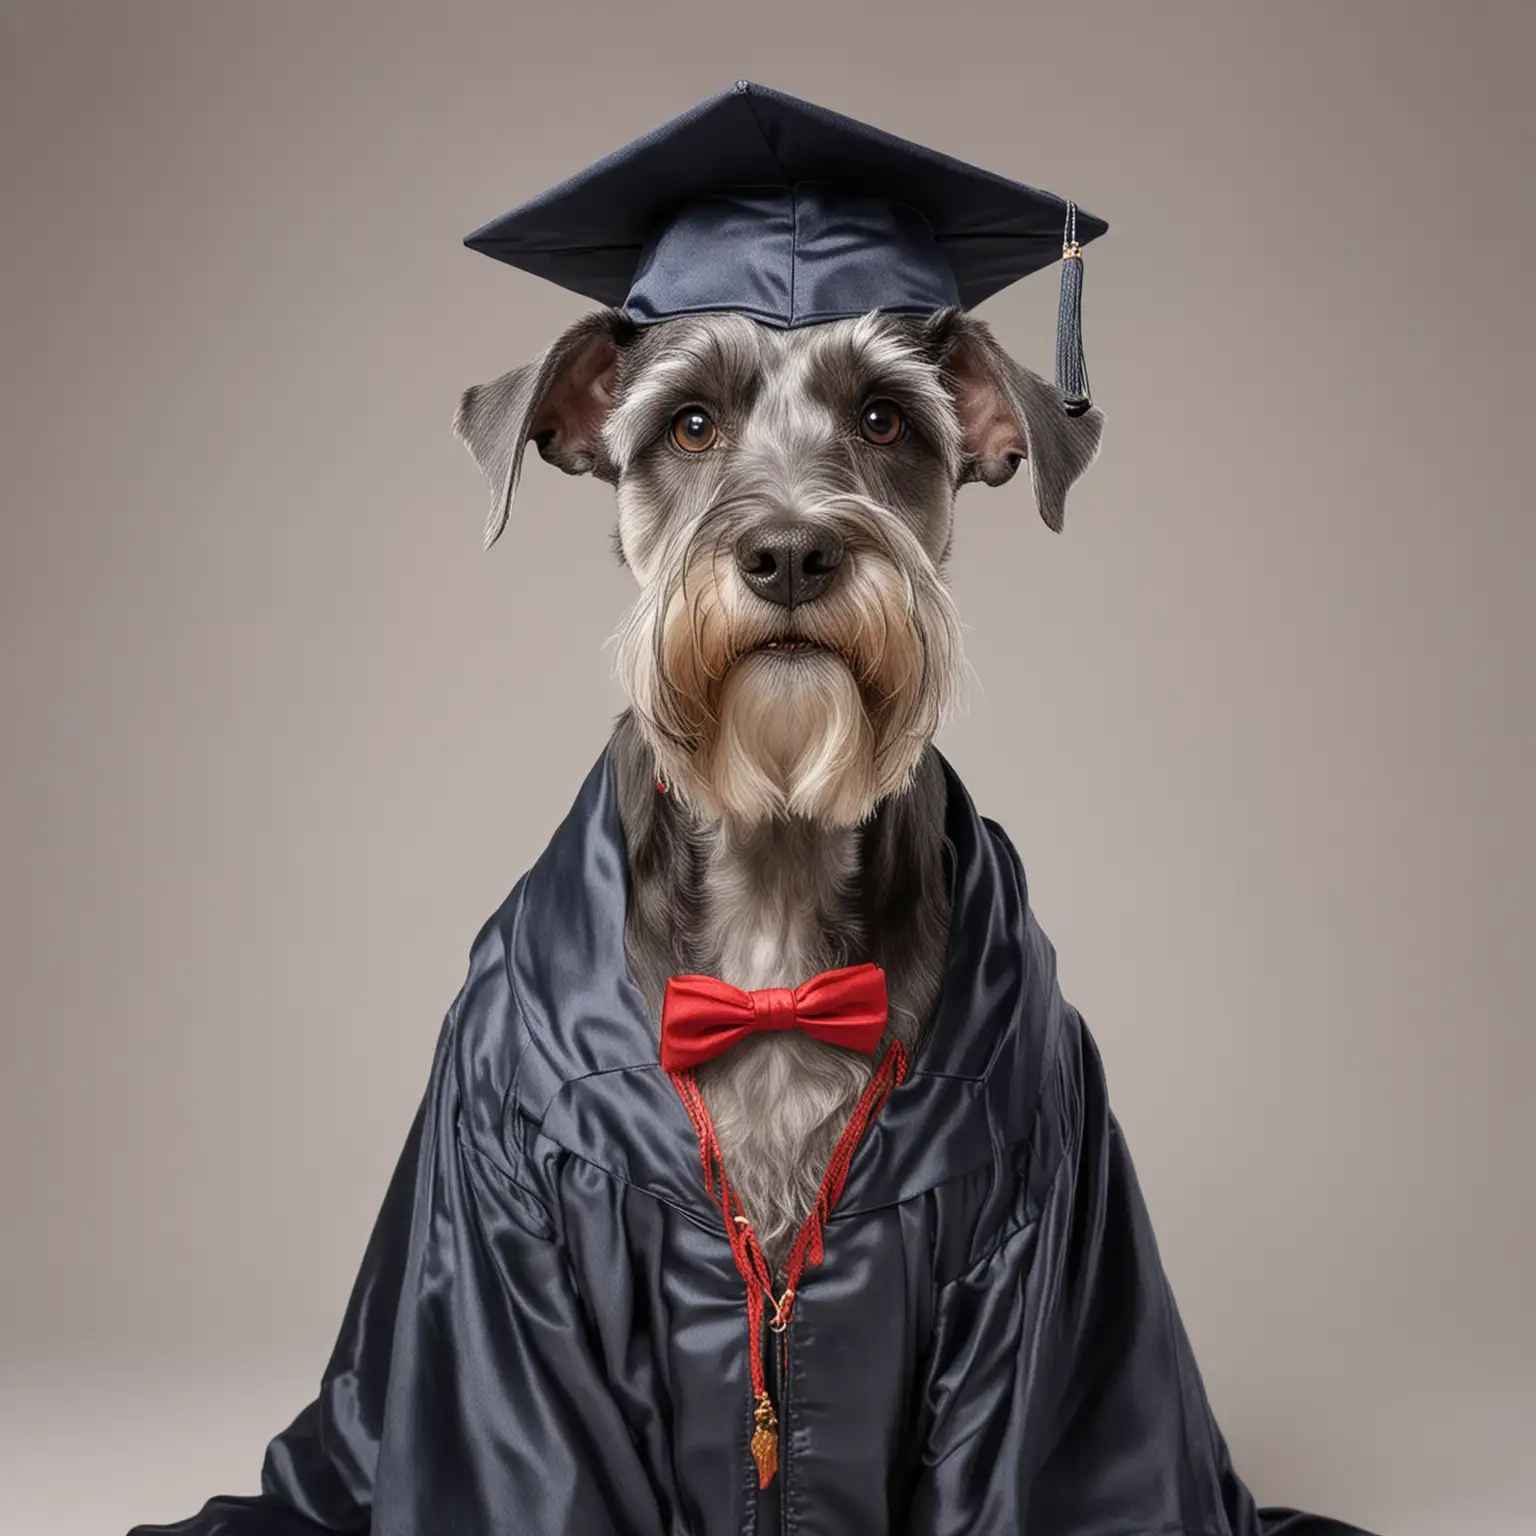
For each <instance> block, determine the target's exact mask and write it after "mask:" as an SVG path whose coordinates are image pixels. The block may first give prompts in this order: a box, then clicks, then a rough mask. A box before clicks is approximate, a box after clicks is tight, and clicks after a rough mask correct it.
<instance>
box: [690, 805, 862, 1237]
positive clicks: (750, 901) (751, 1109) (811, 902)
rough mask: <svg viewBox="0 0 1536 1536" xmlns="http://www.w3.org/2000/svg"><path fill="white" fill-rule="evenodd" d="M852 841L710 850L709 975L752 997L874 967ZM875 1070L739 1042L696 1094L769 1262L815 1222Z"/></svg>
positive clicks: (851, 1058) (771, 1043) (838, 1056)
mask: <svg viewBox="0 0 1536 1536" xmlns="http://www.w3.org/2000/svg"><path fill="white" fill-rule="evenodd" d="M857 875H858V861H857V851H856V844H855V842H854V838H853V835H852V834H851V833H850V834H848V835H847V836H839V835H838V834H836V833H833V834H827V833H821V834H820V835H818V836H815V837H811V836H807V837H804V838H802V839H800V840H794V839H792V838H790V837H789V836H787V835H784V834H782V833H781V834H780V835H779V836H778V837H776V838H774V839H772V840H769V839H759V840H756V841H755V842H753V843H750V844H747V845H745V846H740V845H738V846H724V847H718V848H716V849H715V850H713V852H712V855H711V858H710V860H709V865H708V870H707V874H706V879H705V882H704V892H705V899H704V903H703V922H702V924H701V933H700V934H699V947H700V949H701V951H702V954H701V960H702V962H703V963H702V968H703V969H705V970H706V971H707V972H708V973H709V974H711V975H715V976H719V977H720V978H721V979H722V980H724V981H728V982H730V983H731V984H732V985H733V986H737V987H742V988H744V989H747V990H755V989H758V988H762V987H794V986H798V985H799V984H800V983H801V982H803V981H806V980H807V979H809V978H810V977H811V976H814V975H816V974H817V973H818V972H820V971H824V970H829V969H832V968H834V967H836V966H840V965H847V964H850V963H854V962H856V961H859V960H864V959H868V958H869V957H868V956H867V955H864V954H862V953H857V952H856V951H858V950H860V949H861V948H862V946H863V942H864V941H863V935H862V933H861V931H860V925H859V924H858V922H857V920H856V917H855V913H854V904H853V901H852V893H853V886H854V882H855V881H856V879H857ZM873 1065H874V1063H873V1061H872V1060H871V1059H870V1058H868V1057H865V1056H860V1055H857V1054H855V1053H851V1052H848V1051H845V1050H841V1049H839V1048H838V1047H836V1046H829V1045H824V1044H822V1043H821V1042H819V1041H816V1040H811V1039H808V1038H804V1037H799V1036H795V1035H770V1036H765V1037H763V1038H760V1039H757V1040H752V1041H748V1042H744V1043H743V1044H742V1045H740V1046H737V1047H736V1048H734V1049H733V1050H731V1051H730V1052H728V1053H727V1054H726V1055H725V1056H723V1057H720V1058H719V1059H717V1060H716V1061H713V1062H711V1063H709V1065H708V1066H707V1067H706V1068H704V1069H703V1070H702V1071H701V1072H700V1074H699V1083H700V1088H701V1090H702V1092H703V1094H704V1098H705V1102H706V1104H707V1106H708V1107H709V1110H710V1115H711V1118H712V1120H713V1122H714V1125H715V1133H716V1135H717V1137H718V1138H719V1141H720V1148H721V1153H722V1156H723V1157H724V1159H725V1164H726V1168H727V1171H728V1173H729V1175H730V1178H731V1181H732V1184H733V1186H734V1187H735V1188H736V1189H737V1192H738V1194H739V1195H740V1197H741V1200H742V1203H743V1205H744V1207H745V1208H746V1210H747V1212H748V1214H749V1215H750V1217H751V1218H752V1221H753V1225H754V1226H755V1227H756V1229H757V1232H758V1236H759V1239H760V1240H761V1241H762V1244H763V1247H764V1251H765V1252H766V1253H767V1254H768V1256H769V1259H770V1262H776V1261H777V1259H778V1258H779V1256H780V1255H781V1254H782V1253H783V1251H784V1250H785V1249H786V1248H787V1247H788V1244H789V1243H790V1241H792V1239H793V1237H794V1234H795V1232H796V1231H798V1229H799V1227H800V1225H801V1223H802V1222H803V1221H804V1220H805V1218H806V1216H807V1215H808V1214H809V1212H810V1210H811V1207H812V1205H813V1204H814V1202H815V1199H816V1192H817V1188H818V1185H819V1183H820V1179H821V1176H822V1172H823V1170H824V1169H825V1167H826V1162H827V1158H828V1157H829V1156H830V1154H831V1151H832V1147H833V1145H834V1144H835V1142H836V1140H837V1137H838V1136H839V1134H840V1133H841V1131H842V1128H843V1126H844V1124H845V1123H846V1122H847V1118H848V1114H849V1113H850V1112H851V1110H852V1108H853V1106H854V1104H855V1103H856V1102H857V1101H858V1098H859V1095H860V1094H861V1093H862V1092H863V1090H864V1087H865V1085H866V1084H867V1082H868V1081H869V1077H870V1073H871V1071H872V1069H873Z"/></svg>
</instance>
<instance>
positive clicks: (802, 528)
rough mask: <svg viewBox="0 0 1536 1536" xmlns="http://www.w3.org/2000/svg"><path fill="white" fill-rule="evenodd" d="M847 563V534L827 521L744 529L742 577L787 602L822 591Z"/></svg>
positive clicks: (739, 552)
mask: <svg viewBox="0 0 1536 1536" xmlns="http://www.w3.org/2000/svg"><path fill="white" fill-rule="evenodd" d="M842 563H843V541H842V538H841V537H840V536H839V534H838V532H837V529H835V528H833V527H832V526H831V525H830V524H827V523H815V522H807V521H805V520H804V519H798V520H796V521H795V522H785V523H768V524H765V525H763V526H761V527H758V528H753V529H751V530H750V531H749V532H747V533H745V534H743V535H742V537H741V538H740V539H739V540H738V541H737V544H736V566H737V569H738V570H739V571H740V572H741V579H742V580H743V581H744V582H746V584H747V585H748V586H749V587H750V588H751V589H752V590H753V591H754V592H755V593H757V595H758V596H759V597H763V598H767V600H768V601H769V602H770V603H777V604H779V606H780V607H781V608H794V607H796V606H797V605H798V604H800V603H808V602H810V601H811V600H812V599H813V598H817V597H820V596H821V594H822V593H823V592H825V591H826V590H827V588H828V587H830V586H831V585H832V582H833V580H834V579H835V578H836V576H837V570H838V567H839V566H840V565H841V564H842Z"/></svg>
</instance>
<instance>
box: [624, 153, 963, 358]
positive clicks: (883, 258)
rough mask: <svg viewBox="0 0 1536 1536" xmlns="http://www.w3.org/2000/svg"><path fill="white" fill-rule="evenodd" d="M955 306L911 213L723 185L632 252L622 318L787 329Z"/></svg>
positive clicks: (813, 188)
mask: <svg viewBox="0 0 1536 1536" xmlns="http://www.w3.org/2000/svg"><path fill="white" fill-rule="evenodd" d="M959 302H960V289H959V286H958V285H957V283H956V281H955V272H954V268H953V267H951V266H950V264H949V258H948V257H947V256H945V254H944V252H943V250H942V249H941V248H940V246H939V242H938V241H937V240H936V239H935V238H934V234H933V230H932V229H931V228H930V227H929V224H928V221H927V220H926V219H925V218H924V217H923V216H922V215H921V214H920V213H918V212H917V211H916V210H915V209H913V208H908V207H904V206H903V205H902V204H900V203H893V202H890V201H887V200H885V199H882V198H872V197H854V196H852V195H850V194H849V193H848V192H847V191H846V190H842V191H839V190H838V189H836V188H833V187H823V186H817V185H815V184H814V183H800V184H798V185H795V186H788V187H778V186H770V187H733V188H730V189H728V190H726V191H724V192H721V193H718V194H716V195H714V196H712V197H705V198H700V199H699V200H698V201H696V202H693V203H690V204H689V205H688V206H687V207H685V208H683V209H681V210H679V211H678V212H677V213H676V214H674V215H673V216H672V218H671V220H670V221H669V222H668V223H667V224H665V225H664V226H663V227H662V228H661V230H660V231H659V232H658V233H657V234H656V235H655V236H654V237H653V238H652V239H651V240H650V241H648V242H647V244H646V247H645V249H644V251H643V252H642V253H641V256H640V261H639V265H638V266H637V268H636V270H635V278H634V282H633V284H632V285H631V287H630V290H629V292H628V294H627V295H626V296H625V299H624V312H625V314H627V315H628V316H629V317H630V318H631V319H632V320H634V321H635V322H636V323H637V324H640V325H654V324H656V323H657V322H659V321H662V320H671V319H674V318H675V317H677V316H678V315H697V314H706V313H708V312H710V311H712V310H730V311H732V312H733V313H735V314H740V315H750V316H751V317H752V318H753V319H754V320H760V321H762V322H763V323H764V324H765V325H775V326H783V327H791V326H799V325H817V324H820V323H821V322H822V321H824V320H839V319H847V318H850V317H852V316H854V315H866V314H868V313H869V312H870V311H871V310H875V309H880V310H885V311H887V312H889V313H893V314H911V315H931V314H933V313H934V312H935V311H936V310H940V309H948V308H950V307H951V306H952V305H958V304H959Z"/></svg>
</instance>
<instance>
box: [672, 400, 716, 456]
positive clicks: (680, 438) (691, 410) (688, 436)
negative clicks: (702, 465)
mask: <svg viewBox="0 0 1536 1536" xmlns="http://www.w3.org/2000/svg"><path fill="white" fill-rule="evenodd" d="M672 441H673V442H674V443H676V444H677V446H678V447H679V448H681V449H682V450H683V451H684V452H685V453H703V452H704V450H705V449H706V448H709V447H711V446H712V445H713V444H714V441H715V424H714V422H712V421H711V420H710V419H709V416H708V415H707V414H706V413H705V412H704V411H701V410H700V409H699V408H698V406H696V405H688V406H684V407H683V409H682V410H680V411H679V412H678V413H677V415H676V416H674V417H673V418H672Z"/></svg>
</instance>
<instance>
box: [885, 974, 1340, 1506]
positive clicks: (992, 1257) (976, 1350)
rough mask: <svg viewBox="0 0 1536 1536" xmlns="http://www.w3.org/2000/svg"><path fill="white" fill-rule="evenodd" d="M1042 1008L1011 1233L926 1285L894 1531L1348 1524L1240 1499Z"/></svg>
mask: <svg viewBox="0 0 1536 1536" xmlns="http://www.w3.org/2000/svg"><path fill="white" fill-rule="evenodd" d="M1057 1002H1058V1008H1059V1012H1058V1019H1059V1022H1060V1024H1061V1028H1060V1030H1059V1033H1058V1039H1057V1049H1056V1050H1055V1052H1054V1062H1053V1064H1052V1066H1051V1068H1050V1069H1049V1070H1048V1073H1047V1077H1046V1083H1045V1091H1044V1093H1043V1095H1042V1101H1041V1109H1040V1116H1039V1122H1038V1124H1037V1128H1036V1133H1035V1136H1034V1138H1033V1140H1032V1143H1031V1146H1030V1148H1029V1151H1028V1152H1027V1153H1026V1154H1025V1155H1024V1164H1023V1167H1022V1168H1021V1170H1020V1173H1021V1179H1022V1180H1023V1183H1024V1185H1025V1186H1026V1187H1027V1186H1029V1185H1033V1186H1034V1187H1035V1190H1036V1191H1037V1198H1035V1199H1033V1200H1030V1199H1028V1198H1026V1200H1025V1202H1024V1204H1025V1212H1024V1219H1023V1220H1022V1221H1021V1222H1020V1224H1019V1225H1018V1227H1017V1229H1016V1230H1015V1231H1014V1232H1013V1233H1012V1235H1011V1236H1010V1237H1008V1238H1006V1239H1005V1240H1004V1241H1003V1242H1002V1243H1000V1244H999V1245H998V1247H997V1248H996V1249H995V1250H994V1251H993V1252H992V1253H991V1254H989V1255H988V1256H986V1257H985V1258H984V1259H983V1260H982V1261H981V1262H980V1263H978V1264H977V1265H976V1266H975V1267H974V1268H973V1269H972V1270H970V1271H968V1272H967V1273H966V1274H965V1275H963V1276H961V1277H960V1278H959V1279H958V1280H956V1281H952V1282H951V1283H950V1284H949V1285H947V1286H946V1287H945V1288H944V1290H943V1291H942V1292H941V1293H940V1297H939V1303H938V1306H937V1308H936V1315H935V1335H934V1339H935V1343H934V1350H933V1356H932V1363H931V1366H930V1370H929V1373H928V1380H927V1383H926V1387H927V1391H926V1397H927V1400H928V1403H929V1405H930V1416H929V1422H930V1432H929V1438H928V1441H927V1443H926V1444H925V1445H924V1446H923V1447H922V1454H921V1456H920V1457H919V1464H920V1465H921V1467H922V1472H921V1474H920V1476H919V1478H918V1481H917V1487H916V1491H915V1498H914V1501H913V1504H912V1513H913V1516H914V1518H913V1519H912V1520H911V1521H910V1522H909V1524H908V1527H907V1529H908V1530H910V1531H911V1532H913V1533H914V1536H915V1533H917V1532H919V1531H921V1532H923V1533H924V1536H949V1533H951V1532H953V1536H959V1533H960V1532H961V1531H979V1530H987V1531H997V1532H1003V1531H1007V1532H1019V1533H1024V1532H1028V1536H1366V1533H1364V1532H1362V1531H1359V1530H1357V1528H1355V1527H1353V1526H1349V1525H1344V1524H1341V1523H1340V1522H1338V1521H1336V1520H1331V1519H1326V1518H1323V1517H1320V1516H1314V1515H1307V1514H1303V1513H1300V1512H1298V1511H1294V1510H1285V1509H1263V1510H1260V1509H1258V1508H1256V1506H1255V1503H1254V1500H1253V1497H1252V1495H1251V1494H1250V1493H1249V1491H1248V1489H1247V1487H1246V1486H1245V1485H1244V1483H1243V1482H1242V1480H1241V1479H1240V1478H1239V1477H1238V1476H1237V1474H1236V1473H1235V1472H1234V1471H1233V1468H1232V1464H1231V1460H1230V1457H1229V1455H1228V1450H1227V1446H1226V1442H1225V1440H1224V1439H1223V1437H1222V1434H1221V1431H1220V1429H1219V1428H1218V1426H1217V1423H1216V1420H1215V1418H1214V1416H1213V1414H1212V1411H1211V1407H1210V1404H1209V1402H1208V1400H1207V1398H1206V1393H1205V1388H1204V1385H1203V1383H1202V1381H1201V1377H1200V1373H1199V1370H1198V1369H1197V1367H1196V1364H1195V1359H1194V1355H1193V1352H1192V1350H1191V1347H1190V1342H1189V1339H1188V1337H1187V1336H1186V1334H1185V1331H1184V1327H1183V1324H1182V1322H1181V1321H1180V1318H1179V1313H1178V1309H1177V1307H1176V1305H1175V1303H1174V1299H1173V1296H1172V1293H1171V1291H1170V1289H1169V1285H1168V1280H1167V1278H1166V1276H1165V1274H1164V1271H1163V1267H1162V1263H1161V1261H1160V1259H1159V1257H1158V1250H1157V1245H1156V1242H1155V1240H1154V1238H1153V1233H1152V1226H1151V1222H1150V1220H1149V1218H1148V1215H1147V1209H1146V1206H1145V1204H1144V1202H1143V1199H1142V1194H1141V1190H1140V1187H1139V1185H1138V1183H1137V1179H1136V1173H1135V1169H1134V1167H1133V1166H1132V1163H1131V1158H1130V1153H1129V1151H1128V1150H1127V1148H1126V1143H1125V1138H1124V1136H1123V1135H1122V1133H1121V1130H1120V1126H1119V1124H1118V1122H1117V1121H1116V1119H1115V1117H1114V1115H1113V1114H1112V1113H1111V1111H1110V1108H1109V1103H1108V1097H1107V1092H1106V1088H1105V1083H1104V1076H1103V1071H1102V1067H1101V1064H1100V1060H1099V1055H1098V1051H1097V1049H1096V1047H1095V1046H1094V1043H1093V1040H1092V1038H1091V1037H1090V1035H1089V1033H1088V1031H1087V1029H1086V1027H1085V1026H1084V1025H1083V1023H1082V1021H1081V1019H1080V1018H1079V1017H1078V1016H1077V1014H1076V1012H1075V1011H1074V1010H1073V1009H1072V1008H1071V1007H1070V1005H1067V1004H1065V1003H1061V1002H1060V1001H1059V998H1058V1000H1057Z"/></svg>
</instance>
